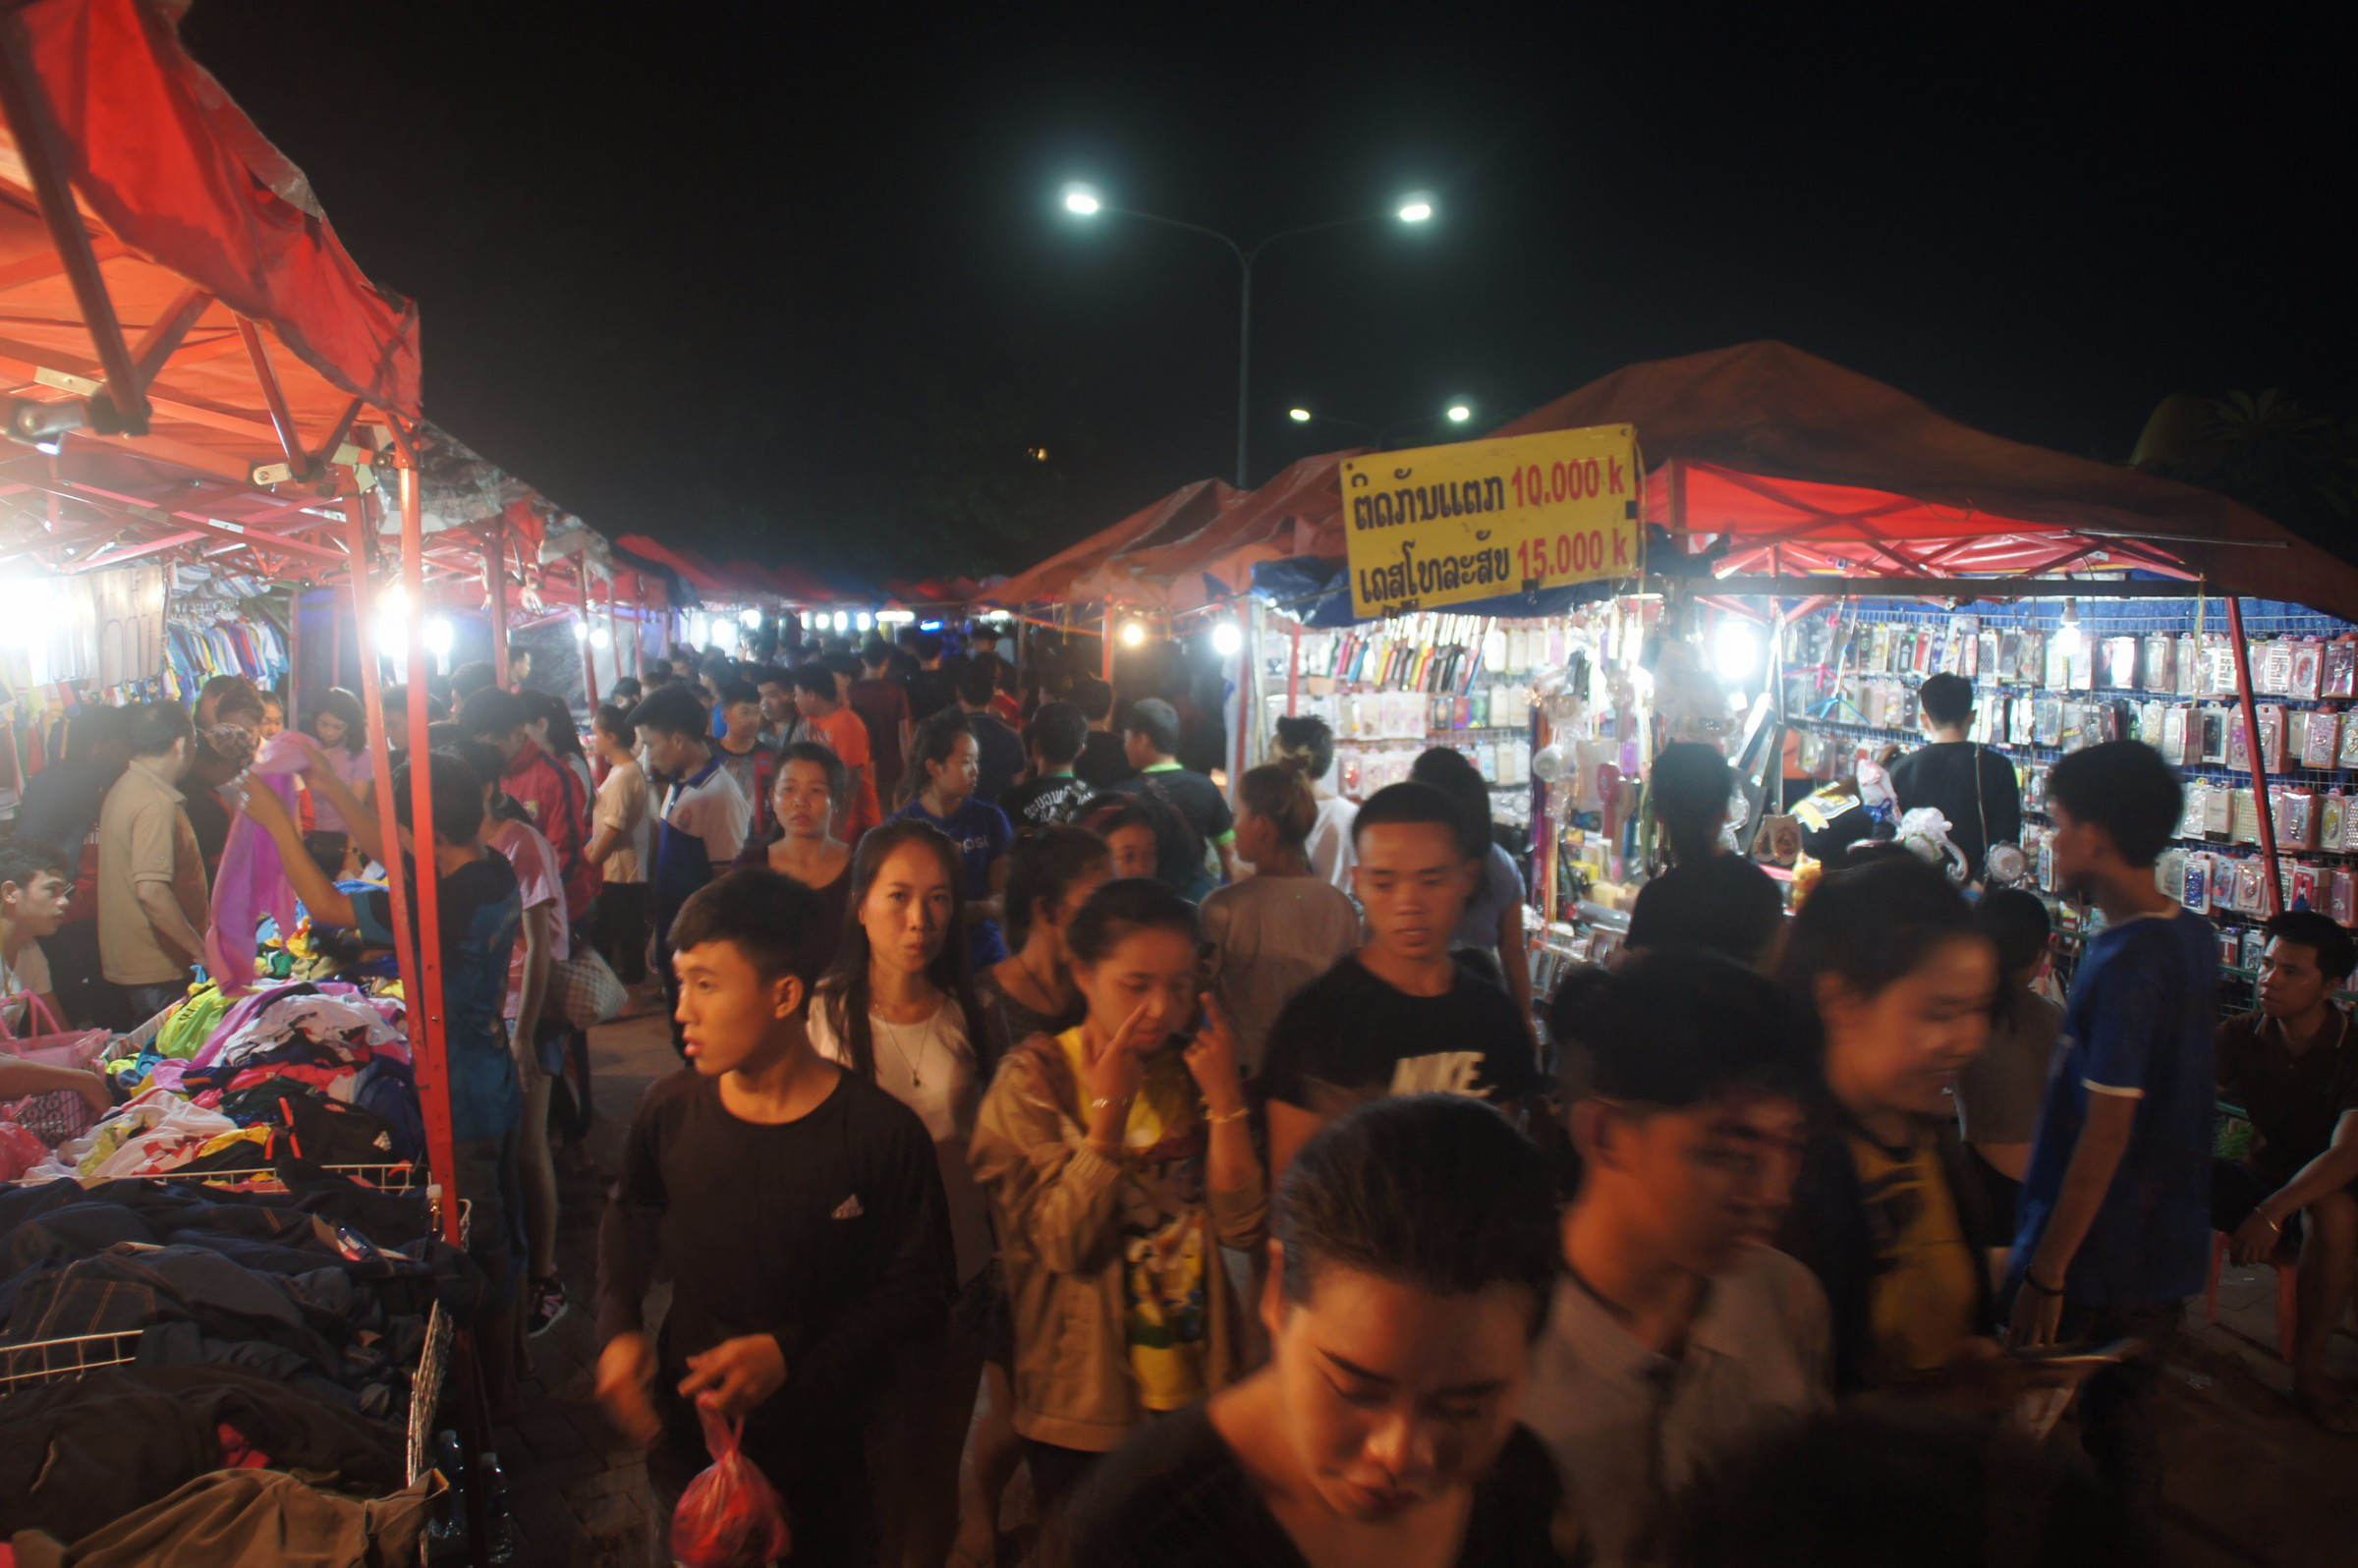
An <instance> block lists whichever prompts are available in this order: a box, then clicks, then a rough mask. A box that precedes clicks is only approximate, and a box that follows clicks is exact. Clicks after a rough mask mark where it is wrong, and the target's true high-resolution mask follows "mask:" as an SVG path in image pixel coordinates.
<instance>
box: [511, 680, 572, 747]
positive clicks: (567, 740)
mask: <svg viewBox="0 0 2358 1568" xmlns="http://www.w3.org/2000/svg"><path fill="white" fill-rule="evenodd" d="M518 695H519V698H520V700H522V701H523V703H524V707H525V711H526V712H527V713H528V714H529V715H530V716H531V717H533V718H536V719H538V720H540V721H541V722H542V723H544V724H546V725H547V726H548V750H549V752H550V754H551V755H552V756H579V757H583V758H584V759H587V757H588V755H589V754H587V753H586V752H584V751H583V750H582V732H581V730H580V728H579V727H578V726H576V725H575V724H574V722H573V709H572V708H571V707H569V706H567V705H566V702H565V700H564V699H563V698H561V697H554V696H551V695H550V694H549V693H547V692H524V693H520V694H518Z"/></svg>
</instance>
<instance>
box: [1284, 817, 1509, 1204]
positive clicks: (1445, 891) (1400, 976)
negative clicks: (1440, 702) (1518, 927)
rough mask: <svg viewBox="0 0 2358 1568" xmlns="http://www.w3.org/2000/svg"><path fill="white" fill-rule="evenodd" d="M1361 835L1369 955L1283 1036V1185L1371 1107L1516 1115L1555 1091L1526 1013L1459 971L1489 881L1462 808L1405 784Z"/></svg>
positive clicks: (1296, 1003) (1357, 877) (1356, 824)
mask: <svg viewBox="0 0 2358 1568" xmlns="http://www.w3.org/2000/svg"><path fill="white" fill-rule="evenodd" d="M1351 827H1352V840H1353V844H1354V847H1355V849H1356V851H1357V854H1358V865H1357V867H1356V868H1354V870H1353V872H1352V875H1353V886H1354V887H1355V889H1356V890H1357V892H1358V894H1359V902H1360V906H1361V908H1362V909H1363V910H1364V911H1365V912H1366V915H1367V923H1368V936H1367V941H1366V943H1365V944H1364V945H1363V946H1362V947H1361V948H1360V950H1359V951H1358V952H1356V953H1354V954H1352V955H1351V956H1350V957H1349V958H1346V959H1344V960H1343V961H1342V962H1341V963H1340V964H1337V965H1335V966H1334V968H1332V969H1330V970H1328V971H1327V972H1326V973H1325V975H1323V976H1322V977H1320V978H1319V980H1315V981H1313V982H1312V983H1311V985H1310V987H1309V988H1308V989H1306V990H1304V991H1302V992H1301V993H1300V994H1299V995H1297V996H1296V997H1295V998H1294V999H1293V1000H1292V1001H1290V1002H1288V1003H1287V1004H1286V1006H1285V1010H1284V1011H1283V1012H1281V1013H1279V1014H1278V1015H1277V1023H1276V1025H1275V1026H1274V1027H1273V1028H1272V1029H1271V1030H1270V1031H1269V1044H1268V1056H1267V1058H1266V1060H1265V1061H1264V1062H1263V1068H1262V1081H1263V1084H1264V1085H1265V1086H1266V1088H1267V1091H1268V1096H1269V1180H1270V1182H1271V1183H1272V1185H1273V1184H1274V1183H1276V1182H1277V1181H1278V1180H1279V1179H1280V1178H1282V1177H1283V1175H1284V1173H1285V1167H1286V1165H1287V1164H1288V1163H1289V1162H1290V1161H1291V1160H1292V1159H1293V1157H1294V1154H1295V1152H1296V1151H1297V1150H1299V1149H1300V1148H1302V1146H1303V1145H1304V1144H1305V1143H1307V1142H1308V1141H1309V1140H1310V1138H1311V1136H1312V1135H1313V1134H1315V1133H1316V1132H1318V1130H1319V1128H1320V1127H1322V1126H1324V1125H1325V1124H1326V1123H1327V1122H1329V1121H1332V1120H1333V1119H1334V1118H1335V1117H1337V1116H1339V1115H1341V1114H1342V1113H1343V1112H1344V1111H1346V1110H1349V1109H1350V1108H1351V1107H1352V1106H1354V1105H1357V1104H1359V1103H1360V1102H1362V1101H1364V1100H1368V1099H1377V1098H1381V1097H1383V1096H1385V1095H1387V1094H1420V1093H1433V1092H1440V1093H1451V1094H1466V1095H1471V1096H1473V1097H1475V1098H1478V1099H1487V1100H1489V1101H1490V1102H1492V1103H1493V1104H1495V1105H1496V1106H1498V1108H1499V1109H1501V1110H1504V1111H1513V1110H1515V1109H1517V1108H1518V1106H1517V1102H1518V1101H1520V1100H1522V1099H1524V1098H1525V1097H1526V1096H1529V1095H1531V1094H1535V1093H1537V1092H1539V1091H1540V1088H1541V1079H1540V1071H1539V1063H1538V1062H1537V1061H1536V1060H1535V1059H1534V1057H1533V1053H1532V1044H1531V1032H1530V1031H1529V1030H1528V1029H1526V1028H1525V1027H1524V1025H1523V1021H1522V1020H1521V1019H1520V1018H1518V1017H1517V1016H1516V1011H1515V1004H1514V1002H1513V1001H1512V1000H1511V999H1510V998H1509V997H1508V996H1507V994H1506V992H1505V991H1503V990H1501V989H1499V988H1498V986H1496V985H1495V984H1493V983H1491V982H1490V981H1488V980H1483V979H1481V978H1480V977H1478V976H1476V975H1473V974H1471V973H1470V972H1468V971H1466V970H1464V969H1461V968H1459V967H1458V965H1457V964H1456V963H1455V962H1454V961H1453V960H1452V959H1451V957H1450V953H1449V941H1450V937H1451V935H1452V933H1454V932H1455V931H1456V929H1457V923H1458V920H1459V918H1460V917H1461V916H1463V915H1464V913H1465V909H1466V901H1467V900H1468V899H1470V898H1471V897H1472V896H1473V893H1474V888H1475V885H1476V882H1477V880H1478V879H1479V878H1480V876H1481V874H1482V863H1481V862H1479V861H1470V860H1468V859H1467V858H1466V853H1465V846H1464V843H1463V840H1462V837H1461V835H1460V831H1459V816H1458V812H1457V807H1456V805H1455V803H1453V802H1452V801H1451V800H1450V799H1449V797H1448V796H1446V795H1443V794H1442V793H1441V792H1440V791H1439V790H1436V789H1434V788H1433V787H1432V785H1430V784H1416V783H1408V784H1394V785H1390V786H1389V787H1387V788H1384V789H1380V790H1377V791H1376V792H1375V794H1374V795H1372V796H1370V797H1368V802H1367V804H1366V805H1365V806H1362V807H1361V808H1360V809H1359V816H1358V818H1357V819H1356V820H1354V821H1353V823H1352V824H1351Z"/></svg>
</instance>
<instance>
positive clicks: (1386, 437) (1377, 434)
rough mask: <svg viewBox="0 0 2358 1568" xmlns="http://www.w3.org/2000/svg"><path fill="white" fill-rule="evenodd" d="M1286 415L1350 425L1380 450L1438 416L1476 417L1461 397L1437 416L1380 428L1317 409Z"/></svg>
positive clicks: (1290, 411)
mask: <svg viewBox="0 0 2358 1568" xmlns="http://www.w3.org/2000/svg"><path fill="white" fill-rule="evenodd" d="M1285 417H1286V418H1287V419H1289V420H1293V421H1294V422H1295V423H1296V424H1309V423H1312V422H1313V421H1316V422H1317V423H1319V424H1344V425H1349V426H1350V427H1351V428H1352V429H1354V430H1357V431H1359V432H1360V433H1361V434H1363V435H1365V436H1366V437H1367V438H1368V445H1370V446H1372V447H1375V448H1377V449H1379V450H1380V449H1382V448H1383V447H1385V446H1387V445H1388V444H1389V443H1390V441H1391V438H1392V437H1393V436H1395V435H1397V434H1399V433H1400V432H1401V431H1402V430H1413V429H1415V428H1416V427H1417V426H1418V425H1420V424H1431V423H1432V422H1433V421H1434V420H1435V419H1436V418H1437V419H1442V420H1448V421H1449V422H1450V423H1451V424H1463V423H1465V422H1466V421H1467V420H1471V419H1472V418H1474V405H1473V404H1471V403H1469V402H1468V401H1466V400H1465V399H1463V398H1460V399H1459V400H1458V401H1456V402H1455V403H1452V404H1450V405H1449V406H1448V407H1447V408H1445V409H1443V410H1442V411H1441V412H1440V414H1438V415H1437V416H1436V415H1431V414H1427V415H1422V416H1420V417H1418V418H1416V419H1413V420H1400V421H1399V422H1397V423H1395V424H1387V425H1385V426H1384V427H1383V428H1382V429H1380V430H1379V429H1377V428H1376V427H1375V425H1373V424H1368V423H1365V422H1363V421H1361V420H1346V419H1342V418H1340V417H1339V416H1336V415H1332V414H1320V413H1319V412H1318V411H1316V410H1315V409H1304V408H1292V409H1288V410H1286V411H1285Z"/></svg>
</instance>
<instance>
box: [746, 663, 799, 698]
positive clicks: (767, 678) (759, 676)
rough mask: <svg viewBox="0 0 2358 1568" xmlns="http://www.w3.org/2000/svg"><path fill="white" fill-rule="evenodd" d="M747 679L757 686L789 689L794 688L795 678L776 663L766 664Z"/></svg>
mask: <svg viewBox="0 0 2358 1568" xmlns="http://www.w3.org/2000/svg"><path fill="white" fill-rule="evenodd" d="M746 679H747V680H749V681H751V682H753V683H754V684H755V685H756V686H777V687H783V688H785V689H786V690H787V691H792V690H794V680H793V678H792V677H791V676H789V675H788V674H787V673H786V672H785V671H784V670H782V669H780V668H778V667H777V666H776V665H775V664H764V665H762V666H761V667H760V668H758V669H757V670H755V671H754V672H753V673H752V674H751V675H748V676H747V677H746Z"/></svg>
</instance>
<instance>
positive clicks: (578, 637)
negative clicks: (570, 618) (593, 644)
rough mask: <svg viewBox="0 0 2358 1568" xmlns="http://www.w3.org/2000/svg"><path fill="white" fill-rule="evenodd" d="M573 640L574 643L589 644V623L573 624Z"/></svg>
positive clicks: (578, 622) (579, 622)
mask: <svg viewBox="0 0 2358 1568" xmlns="http://www.w3.org/2000/svg"><path fill="white" fill-rule="evenodd" d="M573 640H574V641H575V642H576V643H587V642H589V622H587V621H576V622H574V623H573Z"/></svg>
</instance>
